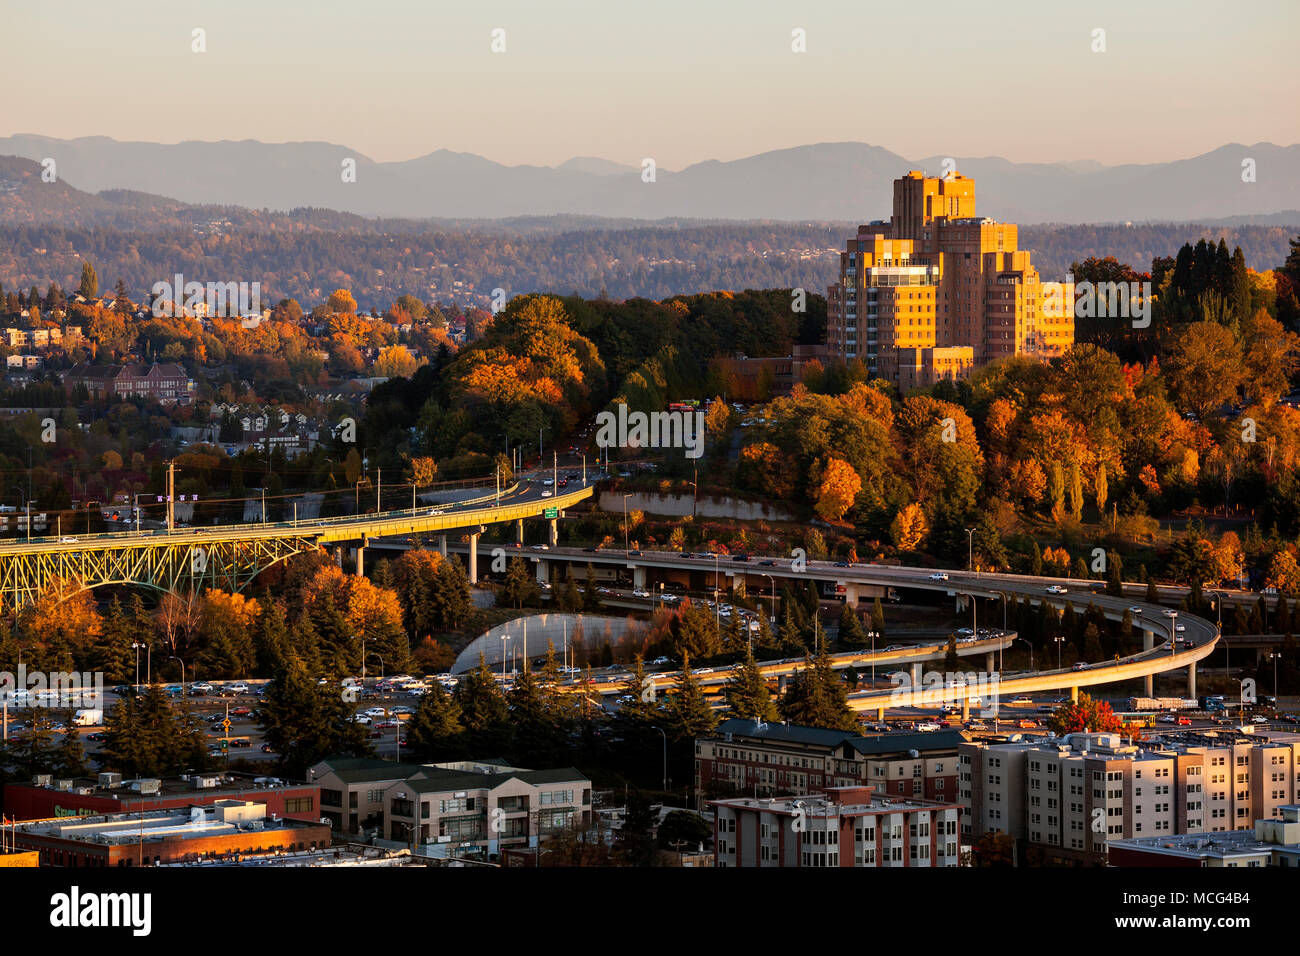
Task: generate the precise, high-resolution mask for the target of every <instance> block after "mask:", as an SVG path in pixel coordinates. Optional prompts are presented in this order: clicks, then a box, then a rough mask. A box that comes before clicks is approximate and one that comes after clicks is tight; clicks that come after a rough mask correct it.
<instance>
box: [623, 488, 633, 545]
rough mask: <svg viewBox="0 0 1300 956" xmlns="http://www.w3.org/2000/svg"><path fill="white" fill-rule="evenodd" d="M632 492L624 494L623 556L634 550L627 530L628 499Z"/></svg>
mask: <svg viewBox="0 0 1300 956" xmlns="http://www.w3.org/2000/svg"><path fill="white" fill-rule="evenodd" d="M631 497H632V496H631V495H630V494H626V495H624V496H623V556H624V557H627V556H628V552H630V551H631V550H632V545H631V539H630V538H629V537H628V530H627V499H629V498H631Z"/></svg>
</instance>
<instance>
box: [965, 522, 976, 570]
mask: <svg viewBox="0 0 1300 956" xmlns="http://www.w3.org/2000/svg"><path fill="white" fill-rule="evenodd" d="M966 570H967V571H968V572H969V571H974V570H975V529H974V528H967V529H966Z"/></svg>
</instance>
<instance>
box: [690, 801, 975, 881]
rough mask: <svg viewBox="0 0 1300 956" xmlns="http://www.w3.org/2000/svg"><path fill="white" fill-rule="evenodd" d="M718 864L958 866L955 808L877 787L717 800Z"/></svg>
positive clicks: (715, 820) (956, 811)
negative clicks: (892, 794) (879, 791)
mask: <svg viewBox="0 0 1300 956" xmlns="http://www.w3.org/2000/svg"><path fill="white" fill-rule="evenodd" d="M709 805H710V806H711V807H712V808H713V810H714V840H713V846H714V863H713V865H714V866H720V867H807V868H822V867H845V868H848V867H860V868H877V867H949V866H958V865H959V864H960V860H961V840H960V837H959V835H958V832H957V829H958V825H957V824H958V816H959V812H960V808H959V807H958V806H957V805H956V804H955V803H941V802H938V801H930V800H917V799H904V800H899V799H895V798H892V797H887V796H884V795H877V794H876V793H875V791H874V788H872V787H827V788H826V789H825V790H823V791H822V792H820V793H815V794H808V795H804V796H797V797H795V796H791V797H782V798H764V797H758V798H754V797H742V798H738V799H733V800H714V801H711V802H710V804H709Z"/></svg>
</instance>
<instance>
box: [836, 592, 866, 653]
mask: <svg viewBox="0 0 1300 956" xmlns="http://www.w3.org/2000/svg"><path fill="white" fill-rule="evenodd" d="M869 643H870V639H869V638H868V637H867V630H866V628H864V627H863V626H862V620H861V619H860V618H859V617H858V611H857V608H855V607H854V606H853V605H852V604H850V603H849V602H848V601H845V602H844V609H843V610H842V611H840V636H839V644H840V647H842V648H845V649H857V648H860V647H866V646H867V645H868V644H869Z"/></svg>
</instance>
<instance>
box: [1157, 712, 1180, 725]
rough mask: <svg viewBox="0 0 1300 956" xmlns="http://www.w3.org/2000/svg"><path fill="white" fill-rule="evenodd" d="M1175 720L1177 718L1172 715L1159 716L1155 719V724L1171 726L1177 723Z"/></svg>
mask: <svg viewBox="0 0 1300 956" xmlns="http://www.w3.org/2000/svg"><path fill="white" fill-rule="evenodd" d="M1177 720H1178V718H1177V717H1175V716H1174V715H1173V714H1161V715H1160V716H1159V717H1157V718H1156V722H1157V723H1161V724H1172V723H1175V722H1177Z"/></svg>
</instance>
